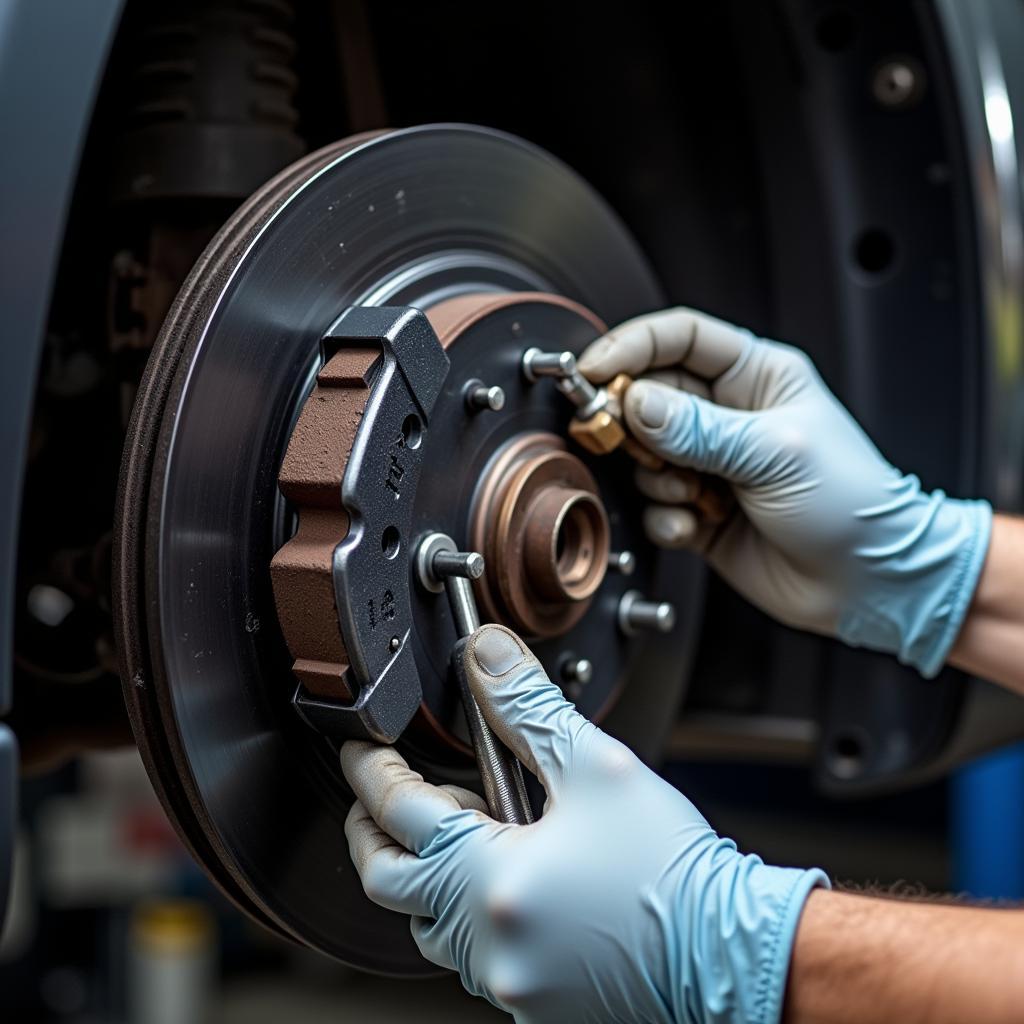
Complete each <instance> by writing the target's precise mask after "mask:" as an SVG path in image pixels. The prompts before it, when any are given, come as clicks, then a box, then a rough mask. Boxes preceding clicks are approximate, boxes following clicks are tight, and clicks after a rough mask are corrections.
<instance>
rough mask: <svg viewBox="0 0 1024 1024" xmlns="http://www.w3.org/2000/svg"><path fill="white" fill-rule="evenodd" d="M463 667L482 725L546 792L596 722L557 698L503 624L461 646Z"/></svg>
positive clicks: (528, 653)
mask: <svg viewBox="0 0 1024 1024" xmlns="http://www.w3.org/2000/svg"><path fill="white" fill-rule="evenodd" d="M463 666H464V668H465V670H466V676H467V678H468V680H469V686H470V689H471V690H472V691H473V696H475V697H476V699H477V702H478V703H479V705H480V710H481V711H483V713H484V717H485V718H486V719H487V724H488V725H489V726H490V727H491V728H492V729H493V730H494V732H495V734H496V735H497V736H498V738H499V739H500V740H501V741H502V742H503V743H504V744H505V745H506V746H507V747H508V748H509V749H510V750H511V751H512V752H513V753H514V754H515V755H516V757H518V758H519V760H520V761H522V762H523V764H524V765H526V767H527V768H529V769H530V771H532V772H533V773H534V775H536V776H537V778H538V779H540V781H541V784H542V785H543V786H544V788H545V789H546V790H547V792H548V795H549V796H552V795H553V794H554V793H555V792H557V791H558V789H559V787H560V785H561V783H562V782H563V780H564V778H565V774H566V769H567V767H568V765H569V764H570V763H571V754H572V751H573V748H574V746H575V744H576V743H577V742H578V741H579V739H580V737H582V736H586V735H588V734H589V733H590V732H597V731H598V730H597V726H596V725H594V724H592V723H591V722H589V721H587V719H586V718H584V717H583V716H582V715H581V714H580V713H579V712H578V711H577V710H576V709H575V708H574V707H573V706H572V705H571V704H570V703H569V702H568V701H567V700H566V699H565V698H564V697H563V696H562V691H561V690H559V688H558V687H557V686H555V684H554V683H552V682H551V680H550V679H548V677H547V675H546V674H545V672H544V669H543V668H542V667H541V665H540V662H538V661H537V659H536V658H535V657H534V655H533V653H532V652H531V651H530V649H529V648H528V647H527V646H526V644H524V643H523V641H522V640H520V639H519V637H518V636H516V634H515V633H513V632H512V630H510V629H506V628H505V627H504V626H494V625H488V626H481V627H480V629H478V630H477V631H476V632H475V633H474V634H473V635H472V636H471V637H470V638H469V642H468V643H467V644H466V648H465V651H464V653H463Z"/></svg>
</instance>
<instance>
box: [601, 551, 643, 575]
mask: <svg viewBox="0 0 1024 1024" xmlns="http://www.w3.org/2000/svg"><path fill="white" fill-rule="evenodd" d="M608 568H609V569H611V570H612V571H613V572H618V573H621V574H622V575H623V576H632V575H633V573H634V572H636V555H634V554H633V552H632V551H612V552H610V553H609V555H608Z"/></svg>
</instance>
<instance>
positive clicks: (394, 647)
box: [388, 636, 402, 654]
mask: <svg viewBox="0 0 1024 1024" xmlns="http://www.w3.org/2000/svg"><path fill="white" fill-rule="evenodd" d="M401 648H402V641H401V639H400V638H399V637H397V636H393V637H392V638H391V642H390V643H389V644H388V649H389V650H390V651H391V653H392V654H397V653H398V652H399V651H400V650H401Z"/></svg>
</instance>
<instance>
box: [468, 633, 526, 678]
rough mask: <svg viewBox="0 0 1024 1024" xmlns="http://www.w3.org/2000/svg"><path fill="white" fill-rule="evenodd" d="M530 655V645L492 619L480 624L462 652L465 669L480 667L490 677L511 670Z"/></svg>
mask: <svg viewBox="0 0 1024 1024" xmlns="http://www.w3.org/2000/svg"><path fill="white" fill-rule="evenodd" d="M532 656H533V655H532V653H531V651H530V649H529V648H528V647H527V646H526V644H524V643H523V641H522V640H521V639H520V638H519V637H518V636H517V635H516V634H515V633H513V632H512V630H511V629H509V628H508V627H507V626H499V625H496V624H493V623H488V624H486V625H483V626H481V627H480V628H479V629H478V630H477V631H476V632H475V633H474V634H473V635H472V636H471V637H470V638H469V642H468V643H467V644H466V650H465V653H464V654H463V658H464V660H465V664H466V669H467V670H468V671H469V672H470V673H471V675H475V674H477V673H479V671H480V670H483V672H484V673H485V674H486V675H488V676H491V677H492V678H498V677H499V676H503V675H505V674H507V673H508V672H511V671H512V670H513V669H515V668H518V667H519V666H520V665H522V664H523V663H524V662H525V661H526V660H527V658H531V657H532Z"/></svg>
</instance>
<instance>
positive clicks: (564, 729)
mask: <svg viewBox="0 0 1024 1024" xmlns="http://www.w3.org/2000/svg"><path fill="white" fill-rule="evenodd" d="M465 659H466V669H467V673H468V676H469V681H470V686H471V687H472V689H473V692H474V694H475V695H476V698H477V700H478V701H479V702H480V706H481V708H482V709H483V712H484V715H485V716H486V718H487V721H488V722H489V723H490V725H491V727H492V728H493V729H494V731H495V732H496V733H497V735H498V736H499V737H500V738H501V739H502V740H504V741H505V743H507V744H508V745H509V746H510V747H511V748H512V750H513V751H514V752H515V753H516V754H517V755H518V757H519V758H520V759H521V760H522V762H523V764H524V765H525V766H526V767H527V768H528V769H529V770H530V771H532V772H533V773H534V774H535V775H536V776H537V777H538V778H539V779H540V781H541V782H542V783H543V785H544V788H545V790H546V791H547V803H546V805H545V813H544V816H543V817H542V818H541V819H540V820H539V821H538V822H536V823H534V824H532V825H504V824H499V823H497V822H496V821H494V820H493V819H492V818H490V817H488V815H487V813H486V811H485V810H484V805H483V803H482V802H481V800H480V799H479V798H478V797H476V796H475V795H473V794H471V793H469V792H466V791H465V790H461V789H458V788H456V787H450V786H446V787H435V786H432V785H430V784H428V783H426V782H424V781H423V779H422V777H421V776H419V775H418V774H416V773H415V772H413V771H411V770H410V769H409V767H408V766H407V765H406V763H405V761H404V760H403V759H402V758H401V756H400V755H399V754H398V753H397V752H396V751H395V750H394V749H392V748H391V747H379V746H375V745H374V744H371V743H362V742H349V743H346V744H345V746H344V748H343V749H342V753H341V762H342V767H343V768H344V771H345V775H346V777H347V778H348V780H349V783H350V784H351V786H352V788H353V789H354V790H355V793H356V795H357V797H358V802H357V803H356V804H355V805H354V806H353V807H352V810H351V812H350V814H349V817H348V821H347V822H346V825H345V832H346V834H347V836H348V841H349V848H350V850H351V853H352V859H353V861H354V862H355V865H356V868H357V869H358V871H359V874H360V877H361V878H362V880H363V885H364V887H365V889H366V892H367V895H369V897H370V898H371V899H372V900H373V901H374V902H376V903H379V904H380V905H381V906H384V907H389V908H390V909H392V910H397V911H399V912H400V913H404V914H411V915H413V918H412V933H413V937H414V938H415V940H416V943H417V945H418V946H419V948H420V950H421V951H422V952H423V955H424V956H425V957H426V958H427V959H428V960H431V961H433V962H434V963H436V964H439V965H441V966H443V967H448V968H451V969H453V970H457V971H458V972H459V974H460V975H461V976H462V981H463V984H464V985H465V986H466V988H467V989H468V990H469V991H470V992H472V993H474V994H478V995H484V996H486V997H487V998H488V999H489V1000H490V1001H491V1002H492V1003H494V1004H495V1005H496V1006H499V1007H501V1008H502V1009H505V1010H508V1011H509V1012H511V1013H513V1014H514V1015H515V1017H516V1019H517V1020H518V1021H530V1022H540V1021H552V1022H558V1024H571V1022H573V1021H593V1022H602V1024H606V1022H613V1021H648V1022H654V1021H689V1022H695V1024H696V1022H710V1021H715V1022H725V1021H729V1022H736V1024H739V1022H741V1021H742V1022H744V1024H746V1022H754V1024H757V1022H762V1024H766V1022H773V1024H774V1022H775V1021H777V1020H778V1019H779V1016H780V1013H781V1006H782V998H783V991H784V987H785V982H786V972H787V968H788V964H789V957H790V949H791V946H792V941H793V936H794V933H795V930H796V925H797V921H798V919H799V915H800V912H801V909H802V907H803V903H804V900H805V898H806V897H807V895H808V893H809V892H810V890H811V889H812V888H813V887H814V886H815V885H826V886H827V885H828V881H827V879H826V878H825V876H824V875H823V874H822V873H821V872H820V871H801V870H797V869H790V868H775V867H767V866H765V865H764V864H763V863H762V862H761V860H760V858H758V857H755V856H741V855H740V854H739V853H737V852H736V846H735V844H734V843H732V842H731V841H730V840H728V839H719V837H718V836H717V835H715V833H714V832H713V831H712V830H711V828H710V826H709V825H708V823H707V822H706V821H705V820H704V819H703V818H702V817H701V815H700V813H699V812H698V811H697V809H696V808H695V807H694V806H693V804H691V803H690V801H689V800H687V799H686V797H684V796H683V795H682V794H681V793H679V792H678V791H677V790H675V789H673V788H672V787H671V786H670V785H668V783H666V782H663V781H662V780H661V779H660V778H658V776H657V775H655V774H654V773H653V772H652V771H650V770H649V769H648V768H646V767H645V766H644V765H643V764H642V763H641V762H640V761H639V760H638V759H637V758H636V757H635V756H634V755H633V754H632V753H631V752H630V751H629V750H628V749H627V748H626V747H624V746H623V745H622V744H621V743H619V742H618V741H617V740H614V739H612V738H611V737H610V736H608V735H606V734H605V733H603V732H602V731H601V730H600V729H598V728H597V727H596V726H595V725H592V724H591V723H590V722H588V721H587V720H586V719H585V718H583V717H582V716H581V715H579V714H578V713H577V712H576V710H575V709H574V708H573V706H572V705H571V704H568V703H567V702H566V701H565V699H564V698H563V697H562V694H561V692H560V691H559V690H558V688H557V687H556V686H554V685H553V684H552V683H551V682H549V680H548V679H547V678H546V676H545V675H544V671H543V669H542V668H541V667H540V665H539V664H538V663H537V660H536V659H535V658H534V657H533V655H532V654H531V653H530V652H529V650H528V649H527V648H526V646H525V645H524V644H523V643H522V641H521V640H519V638H518V637H516V635H515V634H514V633H512V632H511V631H509V630H507V629H505V628H504V627H501V626H484V627H483V628H482V629H479V630H477V632H476V633H475V634H474V635H473V637H472V638H471V640H470V642H469V644H468V645H467V647H466V652H465Z"/></svg>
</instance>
